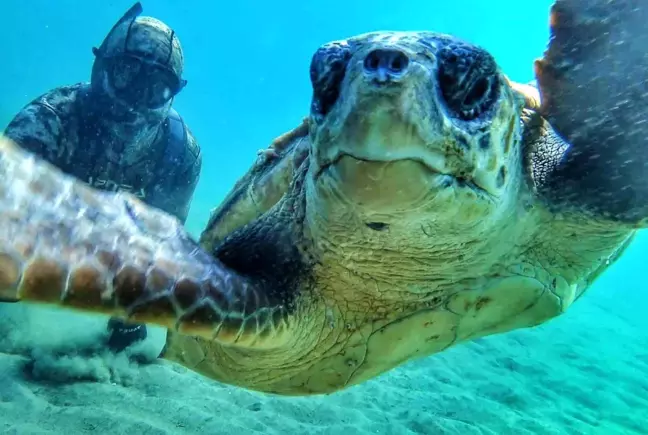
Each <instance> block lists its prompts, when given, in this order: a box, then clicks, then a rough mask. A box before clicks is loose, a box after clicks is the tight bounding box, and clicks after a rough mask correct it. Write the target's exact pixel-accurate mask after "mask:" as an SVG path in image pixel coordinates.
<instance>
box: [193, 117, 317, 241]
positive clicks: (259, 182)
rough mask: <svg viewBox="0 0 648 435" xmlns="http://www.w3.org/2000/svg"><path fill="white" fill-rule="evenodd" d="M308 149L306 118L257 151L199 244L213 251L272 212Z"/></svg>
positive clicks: (209, 223)
mask: <svg viewBox="0 0 648 435" xmlns="http://www.w3.org/2000/svg"><path fill="white" fill-rule="evenodd" d="M309 149H310V141H309V138H308V118H306V119H304V120H303V121H302V123H301V124H300V125H299V126H297V127H295V128H294V129H292V130H290V131H288V132H286V133H284V134H282V135H281V136H279V137H277V138H276V139H275V140H274V141H273V142H272V143H271V145H270V146H269V147H268V148H266V149H263V150H260V151H259V153H258V154H259V156H258V158H257V160H256V162H255V163H254V164H253V165H252V167H251V168H250V169H249V170H248V172H247V173H246V174H245V175H244V176H243V177H241V178H240V179H239V181H237V183H236V185H235V186H234V188H233V189H232V190H231V191H230V193H229V194H228V195H227V197H226V198H225V200H224V201H223V202H222V203H221V205H220V206H219V207H218V208H216V209H215V210H213V211H212V214H211V216H210V218H209V222H208V223H207V226H206V227H205V230H204V231H203V232H202V234H201V236H200V244H201V245H202V246H203V247H204V248H205V249H207V250H210V251H211V250H213V249H214V248H215V247H216V246H217V245H218V244H220V243H221V242H222V241H223V240H224V239H225V237H227V236H228V235H229V234H231V233H232V232H233V231H235V230H237V229H238V228H241V227H243V226H245V225H246V224H248V223H250V222H252V221H253V220H254V219H256V218H258V217H259V216H261V215H262V214H263V213H265V212H267V211H268V210H270V208H272V207H273V206H274V205H275V204H276V203H277V202H279V200H280V199H281V198H282V196H283V195H284V194H285V193H286V192H287V191H288V186H289V185H290V183H291V182H292V179H293V175H294V174H295V172H296V170H297V168H298V167H299V166H300V165H301V164H302V162H303V161H304V160H305V159H306V158H307V156H308V151H309Z"/></svg>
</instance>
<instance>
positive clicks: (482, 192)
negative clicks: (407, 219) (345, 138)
mask: <svg viewBox="0 0 648 435" xmlns="http://www.w3.org/2000/svg"><path fill="white" fill-rule="evenodd" d="M345 158H350V159H352V160H355V161H357V162H362V163H369V164H371V163H375V164H386V163H399V162H414V163H418V164H419V165H420V166H421V167H422V168H424V169H425V170H426V171H427V172H428V173H429V175H430V176H431V177H434V178H435V179H436V183H435V185H436V186H437V187H438V188H440V189H450V188H456V189H466V190H470V191H472V192H474V193H475V194H477V195H478V196H479V197H481V198H484V199H488V200H489V201H490V200H493V199H494V198H493V195H492V194H491V193H490V192H488V191H487V190H486V189H484V188H482V187H481V186H479V185H478V184H477V183H476V182H475V180H473V179H472V178H471V177H469V176H464V175H456V174H452V173H449V172H446V171H443V170H442V169H440V168H439V166H437V165H434V164H431V163H430V162H428V161H426V160H425V159H423V158H420V157H402V158H396V159H393V158H384V159H380V158H368V157H361V156H357V155H354V154H350V153H347V152H342V153H338V154H336V155H335V157H333V158H332V159H328V160H326V161H324V162H323V163H322V164H321V165H320V166H319V169H318V170H317V171H316V173H315V179H318V178H320V177H321V176H323V175H326V173H327V172H329V171H330V170H331V169H332V168H334V167H335V166H336V165H338V164H339V163H341V161H342V160H343V159H345Z"/></svg>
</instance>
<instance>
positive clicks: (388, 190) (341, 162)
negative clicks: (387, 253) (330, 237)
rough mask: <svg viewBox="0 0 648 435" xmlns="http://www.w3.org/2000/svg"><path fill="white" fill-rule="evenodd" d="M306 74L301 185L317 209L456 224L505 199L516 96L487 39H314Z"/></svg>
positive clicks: (515, 142) (497, 214)
mask: <svg viewBox="0 0 648 435" xmlns="http://www.w3.org/2000/svg"><path fill="white" fill-rule="evenodd" d="M310 74H311V81H312V86H313V97H312V104H311V130H310V135H311V141H312V150H311V151H312V154H311V156H312V157H311V161H310V164H311V167H310V171H309V172H310V180H309V183H308V189H309V190H308V195H309V200H311V201H312V202H315V203H316V205H315V208H317V210H318V212H319V213H320V214H323V215H326V216H331V217H332V218H334V216H335V215H336V212H339V213H340V215H341V214H344V219H349V210H353V213H352V214H353V216H354V217H357V218H358V219H361V220H362V221H364V222H365V223H367V225H369V224H370V223H380V225H376V226H377V227H383V228H384V226H385V225H387V226H392V227H393V225H394V224H403V223H410V224H411V223H415V227H418V228H420V225H423V224H424V223H426V222H427V223H429V222H434V223H435V225H436V226H438V227H439V229H440V230H449V229H451V228H455V229H457V230H461V227H465V226H475V225H476V223H479V224H480V226H481V227H485V226H486V225H485V224H486V223H488V222H492V223H493V224H496V222H497V220H498V218H501V216H502V214H503V213H505V212H506V209H507V208H510V207H511V204H512V203H513V200H512V197H513V196H514V194H515V192H514V191H515V189H517V188H518V186H517V185H518V184H519V177H520V174H521V169H520V168H521V164H520V129H521V127H520V114H521V110H522V106H523V100H522V99H521V98H520V97H519V96H518V94H517V93H515V92H514V91H513V90H512V89H511V86H510V84H509V82H508V80H507V79H506V77H505V76H504V75H503V74H502V73H501V71H500V69H499V67H498V65H497V64H496V62H495V60H494V59H493V57H492V56H491V55H490V54H489V53H488V52H486V51H485V50H483V49H481V48H479V47H476V46H473V45H470V44H467V43H465V42H462V41H460V40H458V39H456V38H453V37H451V36H446V35H441V34H436V33H429V32H375V33H369V34H364V35H360V36H357V37H354V38H351V39H348V40H343V41H336V42H332V43H329V44H326V45H324V46H322V47H321V48H319V49H318V50H317V51H316V53H315V54H314V56H313V58H312V63H311V69H310ZM341 210H343V211H341ZM322 212H323V213H322ZM450 225H451V226H452V227H451V226H450Z"/></svg>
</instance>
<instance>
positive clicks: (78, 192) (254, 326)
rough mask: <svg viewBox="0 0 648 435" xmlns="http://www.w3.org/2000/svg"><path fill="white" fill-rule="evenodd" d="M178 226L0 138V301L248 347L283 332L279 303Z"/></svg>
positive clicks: (279, 337) (282, 309) (276, 339)
mask: <svg viewBox="0 0 648 435" xmlns="http://www.w3.org/2000/svg"><path fill="white" fill-rule="evenodd" d="M265 290H266V288H265V287H264V286H263V285H262V284H261V283H260V282H258V281H257V280H255V279H253V278H249V277H245V276H242V275H240V274H238V273H236V272H235V271H234V270H231V269H230V268H228V267H227V266H225V265H224V264H223V263H222V262H220V261H218V260H216V259H214V258H212V257H211V256H210V255H208V254H207V253H205V252H204V251H203V250H201V248H200V247H199V246H198V245H197V244H196V243H195V242H194V241H193V240H191V239H190V238H189V236H188V235H187V234H186V233H185V231H184V229H183V228H182V225H181V223H180V222H179V221H178V220H177V219H175V218H173V217H171V216H170V215H168V214H166V213H163V212H162V211H159V210H157V209H154V208H151V207H147V206H146V205H145V204H144V203H142V202H141V201H139V200H138V199H136V198H135V197H134V196H132V195H129V194H124V193H119V194H113V193H108V192H100V191H97V190H94V189H92V188H90V187H88V186H87V185H85V184H84V183H82V182H80V181H78V180H75V179H74V178H72V177H69V176H67V175H64V174H63V173H62V172H61V171H59V170H58V169H56V168H55V167H54V166H52V165H50V164H48V163H46V162H44V161H40V160H37V159H36V158H35V157H34V156H31V155H30V154H28V153H27V152H25V151H24V150H21V149H20V148H18V147H16V146H15V145H14V144H12V143H10V142H9V141H7V140H5V139H2V138H0V300H4V301H13V302H18V301H26V302H32V303H38V304H47V305H55V306H59V307H61V308H70V309H75V310H80V311H84V312H100V313H104V314H110V315H113V316H116V317H120V318H123V319H125V320H128V321H130V322H134V323H154V324H158V325H161V326H165V327H167V328H170V329H172V330H177V331H179V332H180V333H182V334H186V335H192V336H196V337H202V338H206V339H216V340H217V341H220V342H223V343H237V344H239V345H241V346H246V345H253V344H254V345H259V346H266V347H271V346H273V345H278V344H281V342H282V340H283V339H284V338H285V335H286V334H285V332H286V326H287V322H288V320H287V319H288V318H287V316H286V315H285V314H286V307H285V306H284V304H283V303H282V301H280V300H278V299H277V297H274V295H276V294H273V293H271V292H266V291H265Z"/></svg>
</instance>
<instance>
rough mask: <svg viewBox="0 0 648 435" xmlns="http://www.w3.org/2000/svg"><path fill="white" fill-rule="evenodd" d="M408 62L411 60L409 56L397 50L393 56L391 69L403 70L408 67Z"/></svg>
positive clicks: (395, 70)
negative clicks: (408, 58)
mask: <svg viewBox="0 0 648 435" xmlns="http://www.w3.org/2000/svg"><path fill="white" fill-rule="evenodd" d="M408 63H409V61H408V60H407V57H405V55H404V54H403V53H401V52H397V53H395V54H394V55H393V56H392V59H391V64H390V65H389V69H391V70H392V71H394V72H401V71H403V70H404V69H405V68H407V64H408Z"/></svg>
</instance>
